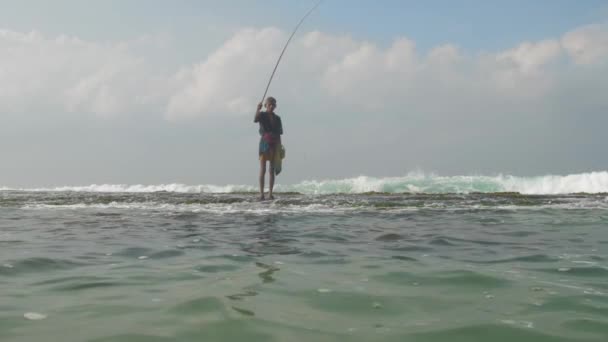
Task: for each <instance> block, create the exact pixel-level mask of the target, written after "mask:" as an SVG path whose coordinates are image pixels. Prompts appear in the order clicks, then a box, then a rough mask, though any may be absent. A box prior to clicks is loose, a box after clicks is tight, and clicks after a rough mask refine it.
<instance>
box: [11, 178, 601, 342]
mask: <svg viewBox="0 0 608 342" xmlns="http://www.w3.org/2000/svg"><path fill="white" fill-rule="evenodd" d="M278 180H279V181H280V178H279V179H278ZM256 188H257V187H256V185H255V184H251V185H183V184H165V185H111V184H110V185H88V186H65V187H51V188H9V187H2V188H0V341H3V342H21V341H63V342H70V341H95V342H101V341H104V342H108V341H129V342H131V341H345V340H348V341H451V342H458V341H518V342H524V341H590V342H591V341H598V342H600V341H602V342H604V341H607V340H608V229H607V228H608V172H590V173H581V174H574V175H569V176H557V175H556V176H540V177H527V178H526V177H513V176H501V175H498V176H457V177H441V176H436V175H428V174H426V175H425V174H409V175H406V176H403V177H394V178H372V177H357V178H351V179H343V180H318V181H306V182H301V183H298V184H293V185H283V184H278V185H277V187H276V197H277V199H276V200H274V201H264V202H259V201H257V193H256Z"/></svg>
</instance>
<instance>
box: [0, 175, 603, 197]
mask: <svg viewBox="0 0 608 342" xmlns="http://www.w3.org/2000/svg"><path fill="white" fill-rule="evenodd" d="M257 189H258V188H257V186H255V185H184V184H161V185H124V184H102V185H97V184H93V185H88V186H61V187H54V188H35V189H16V188H8V187H0V190H5V191H6V190H20V191H76V192H139V193H141V192H158V191H166V192H177V193H235V192H256V191H257ZM275 190H276V191H277V192H298V193H302V194H311V195H314V194H335V193H349V194H357V193H366V192H384V193H404V192H409V193H472V192H483V193H491V192H519V193H521V194H527V195H557V194H570V193H581V192H584V193H608V171H599V172H588V173H580V174H572V175H567V176H556V175H546V176H538V177H515V176H508V175H507V176H504V175H498V176H437V175H433V174H424V173H410V174H408V175H406V176H403V177H387V178H374V177H367V176H359V177H355V178H347V179H340V180H320V181H318V180H310V181H304V182H301V183H298V184H293V185H282V184H279V185H277V186H276V188H275Z"/></svg>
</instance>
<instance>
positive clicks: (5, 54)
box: [0, 25, 608, 120]
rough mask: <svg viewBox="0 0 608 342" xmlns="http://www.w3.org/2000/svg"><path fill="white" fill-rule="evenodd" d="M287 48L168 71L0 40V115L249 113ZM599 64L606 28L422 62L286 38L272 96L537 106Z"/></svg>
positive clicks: (16, 37)
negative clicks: (579, 70) (582, 71)
mask: <svg viewBox="0 0 608 342" xmlns="http://www.w3.org/2000/svg"><path fill="white" fill-rule="evenodd" d="M286 38H287V34H286V33H285V32H283V31H281V30H279V29H277V28H262V29H253V28H249V29H243V30H240V31H238V32H236V33H235V35H234V36H233V37H232V38H231V39H229V40H227V41H226V42H225V43H224V44H223V45H221V46H220V47H219V48H218V49H217V50H215V52H213V53H211V54H209V55H208V56H207V57H205V58H204V59H203V60H202V61H201V62H200V63H197V64H195V65H192V66H184V67H182V68H181V69H180V70H179V71H173V72H170V71H167V67H166V65H160V64H159V62H158V61H156V60H155V59H154V58H153V57H152V56H151V55H153V54H151V53H150V51H149V50H145V49H144V50H142V49H140V48H141V45H142V44H143V45H150V46H152V49H167V39H168V38H167V37H166V36H159V37H155V36H146V37H143V38H141V39H138V40H136V41H131V42H118V43H98V42H89V41H84V40H81V39H78V38H76V37H68V36H57V37H48V36H45V35H43V34H41V33H39V32H36V31H32V32H29V33H23V32H15V31H10V30H0V111H3V112H4V111H6V112H24V113H27V112H35V111H36V112H40V111H46V112H49V111H59V112H61V111H65V112H73V113H82V114H87V113H88V114H95V115H102V116H108V115H117V114H121V113H124V114H126V113H131V112H142V111H147V112H152V113H156V114H157V115H164V116H165V117H166V118H167V119H169V120H188V119H192V118H200V117H208V116H213V115H226V114H229V115H245V114H250V112H251V110H252V108H254V106H255V103H256V102H257V101H259V97H260V96H261V93H262V91H263V89H264V87H265V85H266V82H267V79H268V76H269V74H270V72H271V71H272V68H273V67H274V63H275V62H276V58H277V57H278V54H279V53H280V51H281V49H282V47H283V44H284V43H285V39H286ZM175 53H176V54H177V53H179V52H177V51H176V52H175ZM607 58H608V30H607V29H606V26H605V25H590V26H585V27H581V28H578V29H575V30H573V31H571V32H568V33H566V34H564V35H563V36H562V37H557V38H555V39H547V40H542V41H538V42H523V43H521V44H519V45H517V46H515V47H513V48H510V49H505V50H504V51H497V52H491V53H488V52H485V53H481V54H477V53H475V52H467V51H463V50H462V49H461V48H459V47H457V46H455V45H453V44H444V45H440V46H437V47H434V48H432V49H430V50H429V51H428V52H421V51H418V50H417V48H416V44H415V42H414V41H413V40H411V39H409V38H407V37H400V38H397V39H395V41H394V42H393V43H392V44H391V45H389V46H387V47H382V46H379V45H378V44H375V43H374V42H370V41H362V40H357V39H355V38H353V37H349V36H345V35H331V34H327V33H323V32H318V31H315V32H310V33H301V34H299V35H298V36H296V39H295V40H294V41H293V42H292V44H291V46H290V47H289V49H288V50H287V52H286V55H285V57H284V60H283V61H282V64H281V65H280V66H279V69H278V74H277V76H276V77H275V82H274V83H273V88H272V89H271V93H272V92H273V89H274V91H276V93H279V94H281V95H282V96H283V97H282V98H281V99H280V100H281V101H288V102H291V103H302V101H303V100H302V98H306V99H315V103H317V105H318V106H319V108H316V110H322V106H324V105H327V104H328V103H330V104H332V106H334V107H333V108H334V109H335V110H338V111H342V112H344V113H347V112H352V111H353V110H361V111H374V110H393V111H395V110H399V108H403V107H406V106H407V107H408V108H417V109H419V110H427V111H428V110H431V111H441V110H451V109H453V106H456V105H460V106H462V105H464V104H470V103H479V102H480V101H485V102H487V103H504V102H509V103H518V102H522V101H524V102H525V101H527V100H530V99H538V98H542V96H543V95H544V94H546V93H548V92H550V91H551V90H552V89H555V88H556V87H559V86H560V84H559V82H563V79H564V78H563V77H560V73H562V71H563V70H565V69H568V72H569V73H570V74H572V73H573V72H574V73H576V68H579V67H580V66H581V65H585V66H594V65H602V63H605V61H606V60H607ZM565 66H570V67H569V68H565ZM602 70H604V69H602ZM595 77H606V75H602V74H599V75H595ZM286 84H288V85H289V86H285V85H286ZM308 105H310V106H314V105H315V104H314V103H312V104H311V103H310V102H309V103H308ZM312 109H314V108H311V110H312Z"/></svg>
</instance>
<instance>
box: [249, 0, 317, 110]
mask: <svg viewBox="0 0 608 342" xmlns="http://www.w3.org/2000/svg"><path fill="white" fill-rule="evenodd" d="M321 2H323V0H319V2H317V4H316V5H315V6H314V7H313V8H311V9H310V11H308V13H306V15H305V16H304V17H302V19H301V20H300V22H299V23H298V25H296V28H295V29H294V30H293V32H292V33H291V36H289V39H288V40H287V43H285V47H283V51H281V54H280V55H279V59H278V60H277V64H275V66H274V70H272V74H271V75H270V79H269V80H268V85H267V86H266V90H264V95H263V96H262V101H260V102H264V99H265V98H266V93H268V88H270V83H271V82H272V78H273V77H274V73H275V72H276V71H277V67H278V66H279V63H280V62H281V58H282V57H283V54H284V53H285V50H287V45H289V42H290V41H291V38H293V36H294V35H295V34H296V32H297V31H298V28H300V25H302V23H303V22H304V20H306V18H307V17H308V16H309V15H310V13H312V12H313V11H314V10H315V9H316V8H317V7H319V5H320V4H321Z"/></svg>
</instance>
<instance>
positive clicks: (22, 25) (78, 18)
mask: <svg viewBox="0 0 608 342" xmlns="http://www.w3.org/2000/svg"><path fill="white" fill-rule="evenodd" d="M314 3H315V1H302V0H298V1H295V0H265V1H249V0H222V1H220V0H213V1H205V0H182V1H171V2H170V1H163V0H150V1H138V0H108V1H94V2H92V1H79V0H70V1H66V0H57V1H52V2H50V1H49V2H45V1H33V0H23V1H0V4H2V8H3V11H2V12H1V13H0V21H1V22H2V23H3V25H4V26H6V27H11V28H15V29H21V30H30V29H38V30H41V31H44V32H49V33H57V34H59V33H65V34H71V35H77V36H81V37H84V38H89V39H125V38H128V37H130V36H138V35H141V34H144V33H158V32H169V33H172V34H175V35H176V36H178V37H179V36H182V35H183V36H185V37H187V38H188V39H190V38H193V37H196V35H197V34H200V35H201V36H202V37H207V36H208V35H207V31H208V30H210V29H211V28H215V29H217V30H219V31H224V32H225V34H228V33H229V32H230V30H231V29H234V28H235V27H243V26H276V27H279V28H281V29H284V30H290V29H291V28H292V27H293V26H294V25H295V23H297V21H298V20H299V18H300V17H301V16H302V15H303V13H305V12H306V11H307V9H308V8H310V7H311V6H312V5H314ZM321 6H322V7H321V8H320V9H319V10H318V11H317V12H316V13H315V14H314V15H313V16H312V17H310V18H309V20H308V22H307V23H306V26H305V28H307V29H318V30H321V31H324V32H330V33H336V34H337V33H343V34H349V35H354V36H356V37H358V38H361V39H370V40H374V41H379V42H384V43H386V44H388V43H389V42H390V41H391V40H392V39H394V38H395V37H397V36H402V35H405V36H408V37H410V38H413V39H414V40H416V42H417V43H418V44H419V45H420V47H421V48H423V49H424V48H429V47H432V46H434V45H437V44H441V43H445V42H452V43H456V44H458V45H459V46H462V47H465V48H469V49H473V50H493V49H500V48H504V47H507V46H511V45H513V44H516V43H518V42H521V41H524V40H538V39H543V38H546V37H551V36H555V35H558V34H561V33H563V32H565V31H567V30H570V29H572V28H573V27H577V26H581V25H585V24H588V23H591V22H600V21H606V20H607V19H608V2H607V1H605V0H585V1H572V0H545V1H528V0H509V1H505V0H503V1H484V0H461V1H448V0H428V1H406V0H382V1H380V2H375V1H370V0H325V1H324V2H323V3H322V5H321ZM190 43H191V44H195V42H194V41H190Z"/></svg>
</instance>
